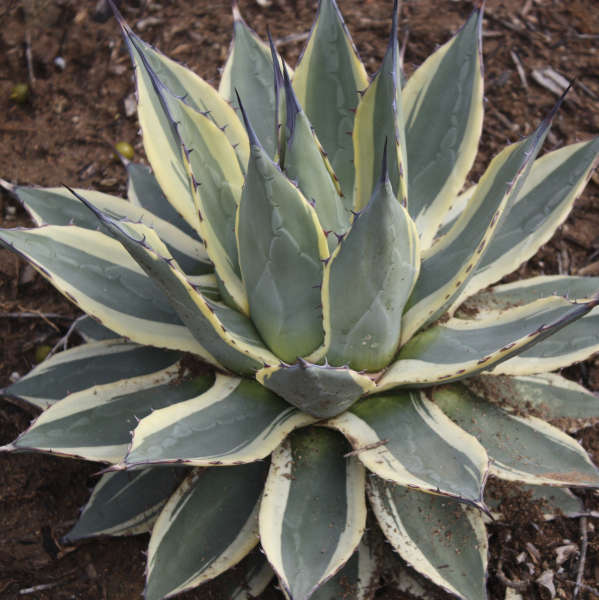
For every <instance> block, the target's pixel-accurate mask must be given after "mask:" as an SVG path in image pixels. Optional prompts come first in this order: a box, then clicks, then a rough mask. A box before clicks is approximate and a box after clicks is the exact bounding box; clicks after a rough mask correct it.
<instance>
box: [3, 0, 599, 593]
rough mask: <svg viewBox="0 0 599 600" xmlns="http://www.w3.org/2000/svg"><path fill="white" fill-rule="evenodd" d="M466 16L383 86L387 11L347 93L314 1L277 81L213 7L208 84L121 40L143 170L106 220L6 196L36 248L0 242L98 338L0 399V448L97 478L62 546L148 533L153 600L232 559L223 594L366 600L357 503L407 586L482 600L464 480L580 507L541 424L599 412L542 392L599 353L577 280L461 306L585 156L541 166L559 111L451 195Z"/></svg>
mask: <svg viewBox="0 0 599 600" xmlns="http://www.w3.org/2000/svg"><path fill="white" fill-rule="evenodd" d="M482 16H483V11H482V8H481V7H478V8H476V9H475V10H474V12H473V13H472V15H471V17H470V18H469V19H468V21H467V22H466V23H465V25H464V26H463V27H462V29H461V30H460V31H459V32H458V33H457V34H456V35H455V36H454V37H453V38H452V39H451V40H449V41H448V42H447V43H446V44H445V45H443V46H441V47H440V48H439V49H438V50H437V51H436V52H435V53H434V54H432V55H431V56H430V57H429V58H428V59H427V60H426V62H425V63H424V64H423V65H422V66H420V67H419V68H418V69H417V70H416V71H415V73H414V74H413V76H412V77H411V78H410V79H409V80H408V81H407V82H404V77H403V73H402V69H401V60H400V54H399V49H398V44H397V3H396V5H395V10H394V16H393V20H392V27H391V30H392V31H391V36H390V41H389V45H388V49H387V52H386V54H385V57H384V59H383V61H382V64H381V66H380V69H379V71H378V72H377V73H376V74H375V75H374V76H373V77H372V79H370V80H369V78H368V76H367V74H366V71H365V69H364V67H363V65H362V63H361V62H360V60H359V58H358V55H357V53H356V51H355V49H354V47H353V44H352V42H351V39H350V37H349V34H348V32H347V30H346V28H345V25H344V23H343V20H342V18H341V16H340V14H339V11H338V9H337V6H336V4H335V2H334V0H321V2H320V5H319V9H318V15H317V18H316V22H315V24H314V27H313V29H312V32H311V35H310V37H309V40H308V42H307V46H306V48H305V50H304V53H303V55H302V58H301V59H300V61H299V64H298V65H297V67H296V69H295V72H292V71H291V69H290V68H289V66H287V65H286V64H285V63H284V61H283V60H282V59H281V58H280V57H279V56H278V55H277V53H276V51H275V50H274V46H273V45H272V43H271V45H270V47H269V46H268V45H267V44H265V43H264V42H263V41H261V40H260V39H259V38H258V37H257V36H256V35H255V34H254V33H253V32H252V31H251V30H250V29H249V28H248V26H247V25H246V24H245V22H244V21H243V19H242V18H241V16H240V14H239V11H238V9H237V7H236V6H235V7H234V33H235V36H234V43H233V46H232V51H231V54H230V56H229V59H228V61H227V63H226V66H225V69H224V72H223V76H222V81H221V83H220V88H219V91H218V92H216V91H215V90H214V89H213V88H212V87H210V86H209V85H208V84H206V83H205V82H204V81H203V80H202V79H200V78H199V77H198V76H196V75H194V74H193V73H192V72H190V71H189V70H187V69H186V68H185V67H183V66H181V65H179V64H177V63H175V62H173V61H172V60H170V59H168V58H167V57H165V56H164V55H162V54H160V53H159V52H158V51H157V50H155V49H154V48H152V47H151V46H149V45H148V44H146V43H145V42H143V41H142V40H141V39H140V38H138V37H137V36H136V35H135V34H134V33H133V32H132V31H131V30H130V29H129V28H128V27H127V25H126V24H125V23H124V22H123V21H122V19H119V20H120V23H121V27H122V29H123V33H124V37H125V40H126V42H127V45H128V48H129V51H130V53H131V56H132V59H133V62H134V65H135V73H136V82H137V93H138V102H139V105H138V112H139V121H140V124H141V129H142V134H143V140H144V147H145V151H146V155H147V157H148V159H149V161H150V164H151V166H152V171H150V170H149V169H147V168H146V167H144V166H142V165H137V164H133V163H129V164H127V169H128V174H129V191H128V200H123V199H120V198H116V197H114V196H111V195H107V194H103V193H99V192H94V191H89V190H67V189H40V188H29V187H16V186H13V187H12V188H11V189H12V191H14V193H16V195H17V196H18V197H19V199H20V200H21V201H22V202H23V204H24V205H25V206H26V208H27V209H28V210H29V212H30V214H31V215H32V217H33V219H34V220H35V222H36V224H37V225H39V227H37V228H35V229H31V230H26V229H11V230H3V231H2V232H1V234H0V237H1V239H2V240H3V242H4V244H6V245H7V246H8V247H10V248H11V249H13V250H14V251H15V252H17V253H19V254H20V255H22V256H23V257H24V258H26V259H27V260H28V261H30V262H31V263H32V264H33V265H34V266H35V267H36V268H37V269H38V270H39V271H40V272H41V273H42V274H43V275H44V276H45V277H47V278H48V279H49V281H50V282H52V283H53V284H54V285H55V286H56V287H57V288H58V289H59V290H60V291H61V292H62V293H63V294H65V295H67V296H68V297H69V298H71V299H72V300H73V301H74V302H75V303H76V304H77V305H78V306H79V307H80V308H81V309H82V310H83V311H84V312H85V313H87V314H88V315H90V316H91V317H93V318H94V319H95V320H92V319H89V318H86V319H84V320H82V321H81V322H80V323H79V324H78V328H79V330H80V332H81V334H82V335H83V337H84V338H85V339H86V343H85V344H83V345H81V346H78V347H75V348H73V349H70V350H66V351H64V352H60V353H58V354H56V355H55V356H52V357H51V358H50V359H48V360H46V361H44V362H43V363H42V364H41V365H39V366H38V367H36V368H35V369H34V370H33V371H32V372H31V373H29V374H28V375H27V376H25V377H24V378H22V379H21V380H20V381H18V382H17V383H16V384H13V385H12V386H10V387H9V388H7V389H5V390H4V393H5V394H6V395H8V396H13V397H17V398H20V399H22V400H25V401H26V402H28V403H30V404H33V405H35V406H36V407H38V408H40V409H43V412H42V414H41V415H40V416H39V417H38V418H37V419H36V420H35V421H34V423H33V424H32V426H31V427H30V428H29V429H28V430H27V431H26V432H24V433H23V434H22V435H21V436H20V437H19V438H18V439H17V440H16V441H15V442H13V443H12V444H11V445H10V446H8V447H7V449H10V450H17V451H23V450H37V451H43V452H52V453H55V454H59V455H65V456H74V457H78V458H84V459H88V460H94V461H101V462H105V463H109V464H112V465H114V467H113V468H112V470H109V471H108V472H107V473H106V474H104V475H103V476H102V478H101V479H100V481H99V483H98V484H97V486H96V488H95V490H94V492H93V495H92V497H91V499H90V501H89V503H88V505H87V506H86V507H85V510H84V512H83V514H82V515H81V518H80V520H79V522H78V523H77V524H76V525H75V527H74V529H73V530H72V531H71V532H70V533H69V534H68V535H67V539H68V540H70V541H73V542H74V541H77V540H79V539H82V538H86V537H90V536H93V535H126V534H133V533H138V532H143V531H150V530H151V532H152V535H151V540H150V546H149V553H148V569H147V585H146V598H148V600H158V599H160V598H164V597H170V596H171V595H175V594H177V593H179V592H181V591H183V590H186V589H189V588H192V587H195V586H197V585H199V584H201V583H203V582H205V581H207V580H210V579H213V578H214V577H216V576H218V575H220V574H221V573H223V572H224V571H226V570H227V569H229V568H230V567H232V566H234V565H236V564H237V563H239V562H240V561H242V559H244V558H245V557H247V558H245V560H244V562H243V565H244V571H243V573H244V575H243V577H242V578H241V579H244V582H245V583H247V584H248V585H247V586H246V585H244V586H239V587H238V588H237V589H233V588H232V589H231V597H232V598H236V599H238V600H241V599H242V598H250V597H255V596H257V595H258V594H259V593H260V592H261V590H262V589H264V587H265V586H266V585H267V583H268V582H269V581H270V579H271V578H272V577H273V575H274V574H276V576H277V577H278V579H279V581H280V583H281V587H282V589H283V593H284V594H285V595H286V596H287V597H289V598H291V599H292V600H308V598H312V599H318V600H329V599H333V598H340V597H346V596H344V595H343V594H349V596H347V597H351V598H357V599H366V598H370V597H372V594H373V591H374V589H375V587H376V586H375V580H376V576H377V573H378V568H377V560H376V556H375V554H376V553H375V552H374V550H373V544H372V542H371V540H369V539H367V538H366V537H365V536H364V532H365V527H366V516H367V507H366V496H368V498H369V501H370V506H371V508H372V511H373V513H374V515H375V516H376V519H377V520H378V523H379V525H380V528H381V529H382V531H383V533H384V534H385V536H386V538H387V540H388V541H389V542H390V544H391V545H392V547H393V548H394V550H395V551H396V552H397V553H399V555H400V556H401V557H402V558H403V559H404V560H405V561H406V562H407V563H408V564H409V565H411V566H412V567H413V568H414V569H416V570H417V571H418V572H420V573H421V574H423V575H424V576H426V577H427V578H429V579H430V580H431V581H432V582H434V583H435V584H437V585H438V586H440V587H441V588H443V589H445V590H447V591H448V592H450V593H452V594H454V595H456V596H458V597H460V598H464V599H467V600H475V599H480V598H484V597H485V595H486V592H485V579H486V569H487V538H486V533H485V525H484V521H483V513H484V512H485V511H486V510H487V508H486V505H485V499H484V485H485V481H486V479H487V477H488V475H489V474H492V475H495V476H498V477H501V478H504V479H508V480H513V481H518V482H523V483H525V484H528V485H532V486H535V487H534V489H535V490H538V493H539V494H541V495H542V493H543V490H546V489H547V488H546V487H544V486H561V487H568V486H586V487H599V471H598V470H597V468H596V467H595V466H594V465H593V464H592V463H591V461H590V459H589V458H588V456H587V455H586V453H585V452H584V450H583V449H582V448H581V447H580V446H579V445H578V444H577V443H576V442H575V441H574V440H573V439H572V438H571V437H569V436H568V435H566V434H565V433H563V432H562V431H560V430H559V429H557V428H556V427H554V426H552V425H550V424H548V423H547V422H545V421H544V420H542V419H541V418H540V417H543V418H548V419H551V418H558V417H573V418H586V417H589V416H593V415H597V414H599V404H598V401H597V397H596V396H595V395H593V394H591V393H590V392H588V391H587V390H585V389H584V388H582V387H580V386H578V385H576V384H575V383H573V382H571V381H568V380H566V379H565V378H563V377H561V376H560V375H556V374H548V373H547V372H549V371H552V370H555V369H558V368H560V367H563V366H566V365H569V364H571V363H573V362H575V361H579V360H583V359H585V358H586V357H588V356H590V355H591V354H592V353H594V352H596V351H597V350H599V338H598V336H597V335H596V332H597V324H598V323H599V312H598V310H599V309H597V308H596V305H597V304H598V302H599V300H598V297H597V294H596V290H597V288H598V287H599V286H598V283H599V282H598V281H597V278H591V277H587V278H583V277H562V276H556V277H535V278H531V279H528V280H524V281H519V282H516V283H512V284H508V285H499V286H496V287H494V288H491V289H485V288H487V286H489V285H490V284H493V283H496V282H497V281H499V280H500V279H501V278H502V277H503V276H504V275H506V274H508V273H509V272H511V271H512V270H513V269H514V268H515V267H517V266H518V265H519V264H520V263H522V262H523V261H525V260H527V259H528V258H530V257H531V256H532V255H533V254H534V253H535V252H536V250H537V249H538V248H539V247H540V246H541V245H542V244H544V243H545V242H546V241H548V239H549V238H550V237H551V235H552V234H553V232H554V231H555V229H556V228H557V226H558V225H559V224H560V223H561V222H562V221H563V220H564V219H565V217H566V215H567V214H568V212H569V210H570V208H571V207H572V204H573V202H574V200H575V199H576V197H577V196H578V195H579V194H580V193H581V191H582V189H583V188H584V185H585V183H586V181H587V179H588V177H589V176H590V173H591V170H592V169H593V167H594V166H595V164H596V160H597V156H598V153H599V139H597V138H595V139H592V140H589V141H586V142H581V143H578V144H574V145H571V146H566V147H564V148H561V149H559V150H555V151H552V152H549V153H546V154H545V155H544V156H542V157H541V158H537V154H538V153H539V151H540V149H541V146H542V144H543V141H544V139H545V137H546V135H547V133H548V130H549V128H550V126H551V119H552V117H553V113H554V112H555V110H554V111H552V113H551V114H550V115H549V116H548V117H547V118H546V119H545V120H544V121H543V122H542V123H541V124H540V125H539V127H538V128H537V129H536V131H534V132H533V133H532V134H531V135H530V136H528V137H526V138H524V139H522V140H521V141H519V142H517V143H515V144H512V145H510V146H508V147H507V148H506V149H504V150H503V151H502V152H501V153H500V154H499V155H498V156H496V157H495V158H494V159H493V160H492V162H491V163H490V165H489V166H488V168H487V170H486V172H485V173H484V174H483V176H482V177H481V178H480V180H479V182H478V183H477V184H476V185H475V186H473V187H470V188H469V189H467V190H466V191H465V192H462V190H463V188H464V186H465V183H466V177H467V174H468V171H469V169H470V168H471V166H472V164H473V161H474V159H475V154H476V150H477V145H478V141H479V137H480V133H481V127H482V119H483V79H482V62H481V24H482ZM348 133H349V134H350V135H348ZM441 317H444V318H441ZM98 322H99V323H101V324H102V325H100V324H99V323H98ZM190 355H194V356H196V357H199V358H200V359H201V363H198V361H193V360H190V358H189V357H190ZM198 364H204V365H210V366H211V367H213V369H209V368H203V369H199V370H198V369H197V365H198ZM483 372H484V373H483ZM539 373H541V374H539ZM543 373H544V374H543ZM269 457H270V458H269ZM181 467H188V468H181ZM201 467H204V468H201ZM206 467H213V468H206ZM258 543H260V544H261V546H262V549H263V551H264V556H262V555H261V554H259V553H252V550H253V549H254V548H255V547H256V546H257V545H258Z"/></svg>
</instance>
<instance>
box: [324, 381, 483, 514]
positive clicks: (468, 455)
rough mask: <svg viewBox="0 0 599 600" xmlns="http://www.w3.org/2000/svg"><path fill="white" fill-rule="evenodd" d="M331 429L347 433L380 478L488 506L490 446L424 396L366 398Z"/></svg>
mask: <svg viewBox="0 0 599 600" xmlns="http://www.w3.org/2000/svg"><path fill="white" fill-rule="evenodd" d="M326 425H327V426H329V427H334V428H335V429H338V430H339V431H341V432H342V433H343V434H344V435H345V436H346V437H347V439H348V440H349V441H350V443H351V444H352V446H353V448H354V451H353V452H354V453H355V454H356V455H357V457H358V458H359V460H360V462H362V464H363V465H364V466H365V467H366V468H367V469H368V470H369V471H371V472H372V473H375V474H376V475H378V476H379V477H382V478H383V479H386V480H389V481H393V482H394V483H398V484H401V485H407V486H409V487H413V488H417V489H420V490H424V491H429V492H434V493H437V494H444V495H448V496H453V497H455V498H458V499H460V500H463V501H465V502H469V503H471V504H475V505H478V506H482V490H483V485H484V481H485V479H486V475H487V463H488V459H487V454H486V453H485V450H484V448H483V447H482V446H481V445H480V444H479V443H478V442H477V441H476V439H475V438H474V437H472V436H471V435H468V434H467V433H466V432H464V431H462V430H461V429H460V428H459V427H456V426H455V425H454V424H453V423H452V422H451V420H450V419H448V418H447V417H446V416H445V415H444V414H443V413H442V412H441V411H440V410H439V409H438V408H437V407H436V406H435V405H434V404H433V403H431V402H430V401H429V400H427V399H426V398H425V397H424V396H422V395H421V394H420V393H418V392H397V393H395V394H391V393H389V394H385V395H377V396H372V397H370V398H368V399H364V400H360V401H359V402H357V403H356V404H354V406H352V407H351V409H350V410H348V411H346V412H345V413H343V414H342V415H339V416H338V417H336V418H335V419H331V420H329V421H327V422H326ZM422 439H426V440H427V443H426V445H424V446H423V445H422V444H419V443H418V440H422Z"/></svg>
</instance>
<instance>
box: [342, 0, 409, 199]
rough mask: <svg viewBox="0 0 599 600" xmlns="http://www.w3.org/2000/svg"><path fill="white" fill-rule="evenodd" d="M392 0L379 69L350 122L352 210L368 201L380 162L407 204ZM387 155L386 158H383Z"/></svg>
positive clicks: (395, 14) (396, 193) (395, 15)
mask: <svg viewBox="0 0 599 600" xmlns="http://www.w3.org/2000/svg"><path fill="white" fill-rule="evenodd" d="M398 16H399V2H397V1H396V2H395V4H394V9H393V21H392V25H391V38H390V40H389V45H388V47H387V52H386V53H385V57H384V58H383V63H382V64H381V68H380V69H379V72H378V73H377V74H376V75H375V77H374V79H373V80H372V82H371V83H370V85H369V86H368V89H367V90H366V91H365V92H364V94H363V95H362V98H361V100H360V104H358V108H357V110H356V119H355V122H354V132H353V141H354V162H355V169H356V181H355V190H354V210H357V211H359V210H362V209H363V208H364V207H366V205H367V204H368V203H369V202H370V199H371V197H372V196H373V194H375V193H376V188H377V186H378V184H379V180H380V165H381V164H382V163H383V162H388V165H389V166H388V169H389V174H388V177H389V182H390V185H391V188H392V195H393V196H394V197H395V198H397V199H398V200H399V201H400V202H401V203H402V204H403V205H404V206H406V207H407V203H408V190H407V176H408V173H407V171H408V162H407V156H406V136H405V132H404V116H403V109H402V103H401V85H400V75H399V70H400V65H399V62H400V61H399V46H398V44H397V19H398ZM386 157H388V158H386Z"/></svg>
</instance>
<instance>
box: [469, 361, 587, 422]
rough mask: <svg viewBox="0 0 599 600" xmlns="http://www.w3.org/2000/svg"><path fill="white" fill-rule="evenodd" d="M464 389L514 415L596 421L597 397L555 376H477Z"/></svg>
mask: <svg viewBox="0 0 599 600" xmlns="http://www.w3.org/2000/svg"><path fill="white" fill-rule="evenodd" d="M464 383H465V385H466V386H468V388H469V389H471V390H472V391H473V392H476V393H478V394H480V395H483V396H484V397H486V398H488V399H489V400H491V401H493V400H495V401H500V402H501V403H502V406H509V407H511V408H513V409H514V410H515V411H516V412H522V411H523V412H532V414H534V415H535V416H538V417H540V418H542V419H544V420H546V421H547V420H550V419H561V418H564V417H565V418H569V419H581V420H584V419H590V418H599V396H598V395H597V394H593V393H592V392H589V391H588V390H587V389H585V388H584V387H583V386H581V385H579V384H577V383H575V382H574V381H570V380H569V379H566V378H565V377H562V376H561V375H558V374H557V373H543V374H541V375H527V376H526V375H522V376H520V377H506V376H502V375H479V376H478V377H473V378H470V379H466V380H464Z"/></svg>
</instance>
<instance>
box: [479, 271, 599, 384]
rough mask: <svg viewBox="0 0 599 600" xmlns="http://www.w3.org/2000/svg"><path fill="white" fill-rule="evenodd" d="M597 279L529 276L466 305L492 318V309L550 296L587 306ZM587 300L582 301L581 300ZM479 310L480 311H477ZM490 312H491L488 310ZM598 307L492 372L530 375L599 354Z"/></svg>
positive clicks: (593, 299)
mask: <svg viewBox="0 0 599 600" xmlns="http://www.w3.org/2000/svg"><path fill="white" fill-rule="evenodd" d="M598 290H599V277H572V276H568V277H566V276H544V277H531V278H530V279H524V280H522V281H517V282H513V283H508V284H503V285H499V286H496V287H494V288H492V289H491V290H490V291H488V292H481V293H480V294H477V295H476V296H473V297H472V299H470V300H468V302H467V306H468V307H471V308H472V307H474V309H475V311H481V312H480V314H482V315H485V314H488V315H492V314H493V312H494V311H493V309H496V310H497V309H501V308H503V307H506V306H508V307H510V306H517V305H521V304H523V303H531V304H532V302H533V300H534V299H535V298H538V297H541V298H542V297H545V296H548V295H550V294H559V295H564V296H566V297H568V298H574V299H580V301H581V302H582V303H583V304H586V305H587V306H589V307H593V305H594V304H595V303H596V302H597V298H598ZM585 298H591V299H590V300H588V301H586V302H584V301H583V299H585ZM481 309H482V310H481ZM489 309H491V310H489ZM598 325H599V308H597V307H596V306H595V308H592V310H591V311H590V312H588V314H585V315H584V316H583V317H582V318H581V319H580V320H578V321H574V322H572V323H570V324H567V326H565V327H563V329H561V330H560V331H557V332H556V333H554V334H552V335H551V337H550V338H549V339H547V340H543V341H541V342H539V344H538V345H536V346H533V347H531V348H527V349H525V350H523V351H522V352H521V353H520V354H519V355H518V356H517V357H514V358H512V359H510V360H507V361H506V362H505V363H501V364H500V365H497V366H496V367H495V368H494V369H493V373H495V374H498V375H502V374H503V375H530V374H534V373H539V372H546V371H552V370H554V369H559V368H562V367H567V366H568V365H571V364H572V363H574V362H577V361H580V360H584V359H585V358H586V357H588V356H591V355H592V354H594V353H595V352H597V351H599V342H598V340H597V335H596V331H597V326H598Z"/></svg>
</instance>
